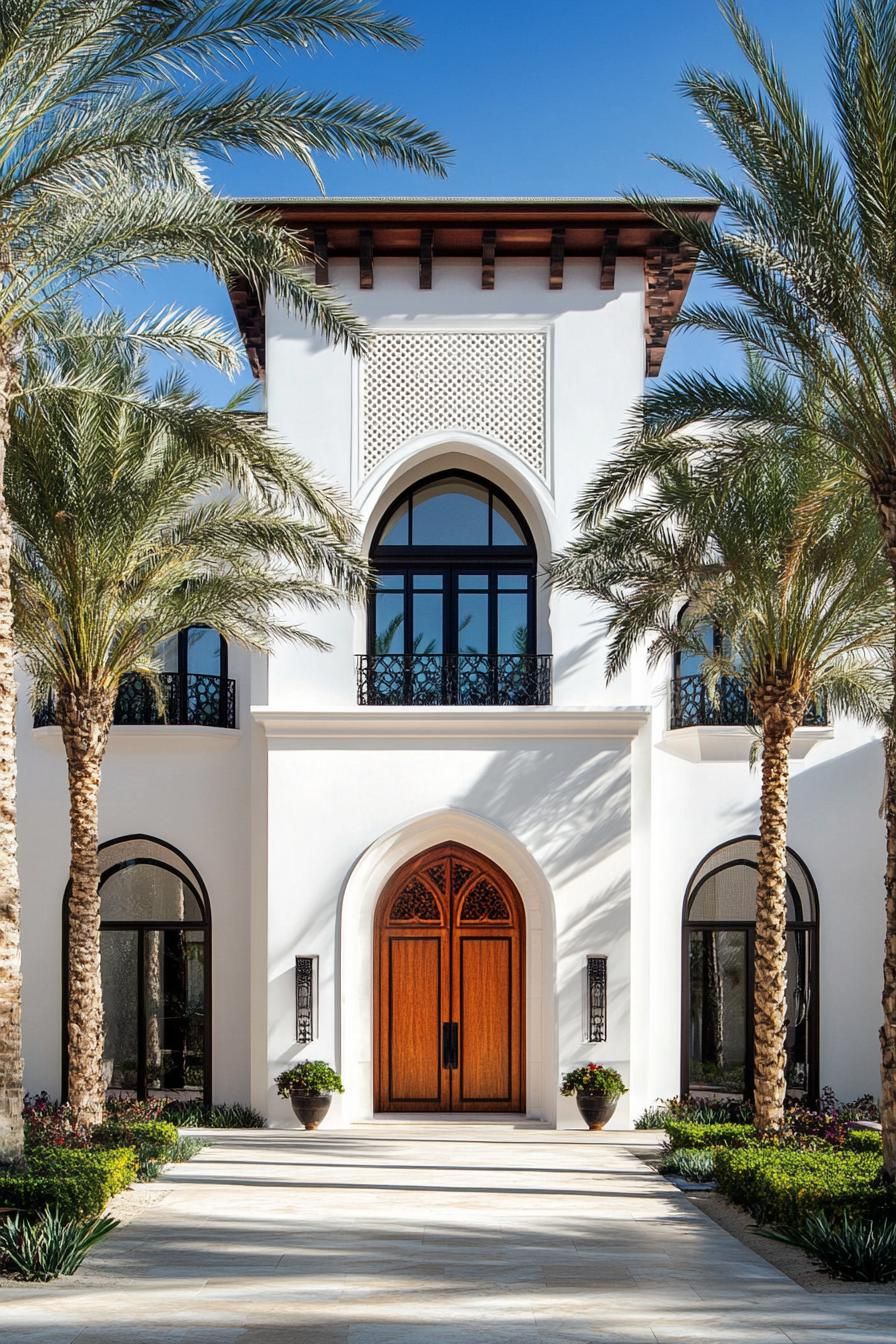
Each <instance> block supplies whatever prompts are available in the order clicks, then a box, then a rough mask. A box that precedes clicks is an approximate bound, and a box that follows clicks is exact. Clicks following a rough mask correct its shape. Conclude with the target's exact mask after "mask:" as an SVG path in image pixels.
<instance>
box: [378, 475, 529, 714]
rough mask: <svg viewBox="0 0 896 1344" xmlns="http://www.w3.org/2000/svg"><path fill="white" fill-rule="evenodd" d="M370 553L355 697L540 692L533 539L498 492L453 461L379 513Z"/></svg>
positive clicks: (450, 700) (461, 700)
mask: <svg viewBox="0 0 896 1344" xmlns="http://www.w3.org/2000/svg"><path fill="white" fill-rule="evenodd" d="M370 559H371V562H372V565H373V568H374V570H375V573H376V587H375V589H374V591H373V592H372V594H371V598H370V607H369V619H368V641H367V656H366V659H364V660H362V676H361V679H360V682H359V690H360V692H361V699H362V702H364V701H365V700H366V701H368V702H369V703H375V704H540V703H545V702H546V699H548V698H549V694H550V680H549V678H550V672H549V663H548V660H547V659H544V658H543V659H538V658H537V655H536V637H535V635H536V609H535V602H536V584H535V576H536V567H537V556H536V551H535V545H534V542H533V540H532V534H531V532H530V531H529V528H528V526H527V525H526V522H525V519H524V518H523V516H522V514H521V513H520V512H519V510H518V509H517V507H516V505H515V504H513V503H512V501H511V500H510V499H508V498H507V496H506V495H505V494H504V493H503V492H502V491H501V490H499V489H498V488H497V487H496V486H493V485H491V484H490V483H489V482H488V481H485V480H482V479H480V478H479V477H477V476H473V475H470V474H468V473H465V472H460V471H450V472H442V473H440V474H439V475H437V476H430V477H428V478H427V479H426V480H424V481H420V482H418V483H417V484H415V485H413V486H411V487H410V488H409V489H408V490H406V491H405V492H404V494H402V495H401V496H399V498H398V499H397V500H396V501H395V502H394V503H393V504H392V506H391V508H390V509H389V510H388V511H387V513H386V515H385V517H384V518H383V520H382V522H381V523H380V526H379V527H378V529H377V532H376V534H375V537H374V541H373V545H372V547H371V552H370ZM545 683H546V684H545Z"/></svg>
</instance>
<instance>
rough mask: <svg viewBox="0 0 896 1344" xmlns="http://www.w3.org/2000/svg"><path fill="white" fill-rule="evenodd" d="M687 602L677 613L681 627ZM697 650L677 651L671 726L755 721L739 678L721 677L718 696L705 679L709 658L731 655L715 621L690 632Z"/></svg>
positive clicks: (690, 726) (691, 726)
mask: <svg viewBox="0 0 896 1344" xmlns="http://www.w3.org/2000/svg"><path fill="white" fill-rule="evenodd" d="M688 606H689V604H688V603H687V602H686V603H685V604H684V606H683V607H682V608H681V610H680V611H679V613H678V625H679V626H681V625H682V622H683V620H684V618H685V616H686V613H687V611H688ZM691 634H692V638H693V642H694V647H693V648H689V649H678V650H677V651H676V653H675V655H674V658H673V663H672V716H671V717H672V727H673V728H694V727H700V726H703V725H716V724H723V725H724V724H728V725H742V724H748V723H752V722H753V714H752V711H751V709H750V704H749V701H748V700H747V695H746V692H745V691H744V687H743V683H742V682H741V681H740V679H739V678H738V677H735V676H723V677H719V678H718V680H717V683H716V686H715V693H714V694H710V691H709V687H708V686H707V684H706V680H705V678H704V675H703V673H704V666H705V663H706V660H707V658H712V657H718V656H719V655H720V654H723V653H729V652H730V645H729V646H728V648H726V640H725V637H724V635H723V634H722V632H721V630H720V629H719V627H718V626H717V625H714V624H713V622H712V621H698V622H697V623H696V624H695V626H694V629H693V631H692V632H691Z"/></svg>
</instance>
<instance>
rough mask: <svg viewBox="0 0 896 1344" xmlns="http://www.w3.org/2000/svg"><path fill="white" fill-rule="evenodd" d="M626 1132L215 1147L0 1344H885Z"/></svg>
mask: <svg viewBox="0 0 896 1344" xmlns="http://www.w3.org/2000/svg"><path fill="white" fill-rule="evenodd" d="M638 1138H640V1136H635V1135H630V1136H619V1135H613V1134H603V1135H600V1136H592V1135H587V1134H585V1133H584V1132H564V1133H556V1132H554V1131H551V1130H545V1129H541V1128H538V1127H533V1126H532V1125H519V1126H513V1125H509V1124H508V1125H505V1124H500V1125H498V1124H490V1123H476V1124H458V1123H448V1124H441V1125H438V1124H434V1123H431V1122H430V1123H407V1122H402V1123H394V1124H390V1123H377V1124H371V1125H366V1126H356V1127H353V1128H351V1129H346V1130H324V1131H322V1132H318V1133H314V1134H306V1133H303V1132H299V1131H295V1130H290V1131H270V1130H266V1131H243V1132H240V1133H221V1132H217V1133H213V1134H211V1135H210V1136H209V1139H210V1143H211V1146H210V1147H209V1148H208V1149H207V1150H206V1151H205V1152H203V1153H202V1154H200V1155H199V1156H198V1157H197V1158H194V1159H193V1161H192V1162H190V1163H188V1164H186V1165H184V1166H181V1167H176V1168H171V1169H169V1171H168V1173H167V1174H166V1176H165V1177H164V1178H163V1180H162V1181H161V1182H159V1183H158V1186H157V1187H153V1192H154V1198H153V1199H152V1200H150V1201H147V1202H146V1205H145V1207H141V1208H140V1210H139V1212H138V1213H137V1214H136V1216H135V1217H134V1218H133V1219H132V1221H130V1222H129V1223H127V1225H125V1226H123V1227H121V1228H120V1229H119V1230H118V1231H117V1232H116V1233H115V1234H114V1235H113V1236H112V1237H111V1238H110V1239H109V1240H108V1241H106V1242H105V1243H103V1245H102V1246H101V1247H99V1248H98V1249H97V1251H96V1252H94V1254H93V1255H92V1256H91V1257H90V1258H89V1260H88V1261H87V1263H86V1264H85V1266H84V1268H83V1270H82V1271H81V1273H80V1274H79V1275H78V1276H77V1277H76V1278H74V1279H69V1280H58V1281H57V1282H56V1283H53V1284H44V1285H36V1284H15V1283H4V1284H3V1285H2V1286H0V1341H10V1344H12V1341H16V1344H19V1342H20V1341H21V1344H75V1341H77V1344H699V1342H700V1341H712V1342H713V1344H893V1341H894V1339H896V1297H894V1296H892V1295H875V1294H871V1293H869V1294H857V1295H852V1296H848V1295H839V1294H829V1295H828V1294H817V1293H810V1292H807V1291H806V1290H805V1289H803V1288H801V1287H799V1286H797V1285H796V1284H794V1283H793V1282H792V1281H791V1280H790V1279H788V1278H787V1277H786V1276H785V1275H783V1274H781V1273H779V1272H778V1271H777V1270H776V1269H773V1268H772V1267H771V1266H770V1265H768V1264H767V1263H766V1262H765V1261H764V1260H762V1259H761V1258H760V1257H759V1256H757V1255H756V1254H755V1253H754V1252H753V1251H752V1250H750V1249H748V1248H747V1247H745V1246H743V1245H741V1243H740V1242H738V1241H736V1240H735V1239H734V1238H732V1237H730V1236H729V1235H728V1233H726V1232H724V1231H723V1230H722V1229H721V1228H720V1227H718V1226H717V1225H716V1224H715V1223H713V1222H711V1221H710V1220H709V1219H707V1218H706V1217H704V1215H703V1214H702V1213H701V1212H700V1210H699V1209H697V1208H696V1207H695V1206H694V1205H693V1204H692V1203H690V1202H689V1201H688V1199H687V1198H686V1197H685V1196H684V1195H682V1194H680V1193H679V1192H678V1191H677V1190H675V1189H674V1188H673V1187H672V1186H671V1185H670V1184H669V1182H667V1181H665V1180H663V1179H662V1178H661V1177H659V1176H657V1175H656V1174H655V1173H654V1172H653V1171H652V1170H651V1169H650V1168H648V1167H647V1166H645V1164H644V1163H642V1162H641V1161H640V1160H639V1159H638V1158H637V1157H636V1156H635V1155H634V1154H633V1153H632V1152H631V1151H630V1146H629V1145H630V1144H633V1143H635V1142H637V1140H638Z"/></svg>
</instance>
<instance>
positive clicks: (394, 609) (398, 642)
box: [373, 574, 404, 654]
mask: <svg viewBox="0 0 896 1344" xmlns="http://www.w3.org/2000/svg"><path fill="white" fill-rule="evenodd" d="M389 578H390V579H398V581H399V583H400V584H401V585H402V587H403V586H404V575H403V574H395V575H390V576H389ZM374 613H375V614H374V621H375V623H376V625H375V629H374V632H373V651H374V653H379V654H382V653H403V652H404V628H403V627H404V592H403V591H401V592H395V591H393V590H392V585H391V584H390V588H389V589H388V590H387V591H385V592H384V591H383V588H382V580H381V586H380V589H379V590H378V592H377V594H376V598H375V600H374Z"/></svg>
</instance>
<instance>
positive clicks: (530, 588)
mask: <svg viewBox="0 0 896 1344" xmlns="http://www.w3.org/2000/svg"><path fill="white" fill-rule="evenodd" d="M526 592H527V593H528V601H527V602H526V653H527V654H528V656H529V657H530V658H534V656H535V653H536V650H537V647H538V646H537V643H536V640H537V632H536V629H535V575H534V574H527V575H526Z"/></svg>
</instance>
